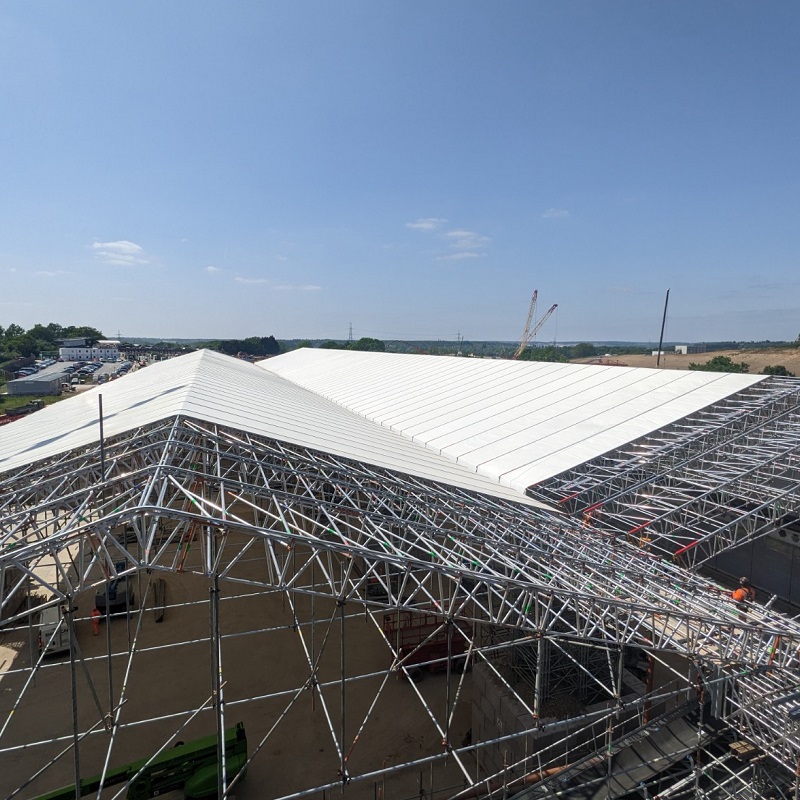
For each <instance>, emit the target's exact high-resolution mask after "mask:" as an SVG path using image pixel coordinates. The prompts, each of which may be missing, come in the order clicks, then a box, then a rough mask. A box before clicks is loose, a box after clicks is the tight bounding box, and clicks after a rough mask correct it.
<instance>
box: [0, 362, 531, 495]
mask: <svg viewBox="0 0 800 800" xmlns="http://www.w3.org/2000/svg"><path fill="white" fill-rule="evenodd" d="M99 395H102V398H103V429H104V434H105V436H106V438H109V439H110V438H112V437H114V436H117V435H119V434H122V433H125V432H127V431H130V430H135V429H136V428H138V427H141V426H146V425H150V424H152V423H155V422H158V421H161V420H166V419H170V418H172V417H175V416H177V415H182V416H185V417H190V418H193V419H198V420H203V421H206V422H212V423H217V424H219V425H223V426H225V427H229V428H233V429H236V430H241V431H246V432H249V433H253V434H256V435H260V436H265V437H269V438H273V439H276V440H278V441H282V442H287V443H290V444H296V445H300V446H303V447H309V448H312V449H316V450H319V451H322V452H326V453H331V454H334V455H338V456H342V457H344V458H349V459H352V460H355V461H358V462H361V463H365V464H369V465H372V466H376V467H383V468H386V469H392V470H396V471H398V472H402V473H405V474H407V475H413V476H417V477H420V478H424V479H427V480H433V481H439V482H441V483H445V484H448V485H451V486H457V487H461V488H465V489H469V490H472V491H476V492H483V493H485V494H491V495H494V496H496V497H503V498H506V499H510V500H516V501H522V502H525V503H528V504H530V505H541V504H539V503H535V502H533V501H531V500H530V499H528V498H525V497H522V496H521V495H520V493H519V492H518V491H515V490H513V489H511V488H510V487H507V486H502V485H499V484H498V483H497V481H495V480H493V479H491V478H486V477H484V476H481V475H479V474H477V473H476V472H475V471H474V470H472V469H470V468H469V467H467V466H465V465H462V464H458V463H457V462H455V461H453V460H452V459H449V458H446V457H443V456H441V455H439V454H437V453H436V452H434V451H433V450H431V449H429V448H425V447H423V446H420V445H418V444H415V443H413V442H412V441H410V440H409V439H407V438H404V437H402V436H400V435H398V434H397V433H394V432H392V431H391V430H389V429H388V428H383V427H381V426H380V425H376V424H375V423H374V422H371V421H369V420H367V419H365V418H363V417H359V416H358V415H357V414H355V413H353V412H352V411H350V410H348V409H346V408H344V407H342V406H340V405H337V404H335V403H333V402H331V401H330V400H327V399H325V398H324V397H322V396H320V395H318V394H315V393H314V392H312V391H310V390H308V389H305V388H303V387H301V386H299V385H297V384H296V383H293V382H291V381H289V380H287V379H285V378H283V377H281V376H279V375H276V374H274V373H272V372H270V371H267V370H263V369H259V368H258V367H256V366H254V365H252V364H249V363H247V362H244V361H241V360H238V359H234V358H230V357H228V356H224V355H220V354H218V353H213V352H211V351H207V350H206V351H199V352H196V353H191V354H189V355H186V356H182V357H180V358H175V359H172V360H170V361H162V362H160V363H158V364H154V365H152V366H150V367H147V369H144V370H139V371H136V372H132V373H130V374H129V375H127V376H125V377H124V378H121V379H119V380H116V381H113V382H111V383H108V384H105V385H103V386H102V387H96V388H93V389H90V390H88V391H85V392H81V393H80V394H78V395H76V396H75V397H70V398H69V399H66V400H63V401H61V402H59V403H57V404H55V405H51V406H48V407H47V408H44V409H42V410H41V411H37V412H35V413H34V414H31V415H30V416H29V417H25V418H23V419H21V420H19V421H17V422H13V423H11V424H9V425H4V426H3V427H0V473H3V472H7V471H9V470H12V469H15V468H18V467H22V466H25V465H27V464H31V463H33V462H36V461H39V460H41V459H45V458H50V457H52V456H56V455H59V454H61V453H65V452H68V451H71V450H73V449H77V448H81V447H86V446H90V445H92V444H94V443H96V442H97V441H98V439H99V409H98V396H99Z"/></svg>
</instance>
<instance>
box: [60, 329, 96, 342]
mask: <svg viewBox="0 0 800 800" xmlns="http://www.w3.org/2000/svg"><path fill="white" fill-rule="evenodd" d="M60 338H62V339H91V340H92V341H94V342H96V341H97V340H98V339H105V338H106V337H105V336H103V334H102V333H101V332H100V331H99V330H97V328H92V327H90V326H89V325H79V326H75V325H70V326H69V327H68V328H63V329H62V331H61V337H60Z"/></svg>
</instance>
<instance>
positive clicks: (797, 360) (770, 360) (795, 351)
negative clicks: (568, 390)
mask: <svg viewBox="0 0 800 800" xmlns="http://www.w3.org/2000/svg"><path fill="white" fill-rule="evenodd" d="M716 356H727V357H728V358H730V359H731V360H732V361H734V362H735V363H737V364H738V363H740V362H742V361H744V362H745V363H746V364H749V366H750V374H751V375H756V374H759V373H761V372H762V371H763V369H764V367H766V366H778V365H782V366H784V367H786V369H787V370H789V372H792V373H794V374H795V375H800V347H791V348H781V349H777V348H776V349H774V350H764V349H757V350H716V351H714V352H713V353H695V354H693V355H686V356H684V355H680V354H678V353H669V352H667V353H665V354H664V355H663V356H661V363H660V365H659V368H660V369H689V364H692V363H696V364H705V363H706V362H707V361H710V360H711V359H712V358H714V357H716ZM605 360H606V361H607V362H608V363H612V364H613V363H614V362H619V363H620V364H624V365H625V366H628V367H652V368H655V366H656V357H655V356H650V355H638V354H625V355H615V356H613V357H611V358H608V359H605ZM592 361H595V362H596V359H580V360H579V361H576V362H575V363H582V364H585V363H589V362H592Z"/></svg>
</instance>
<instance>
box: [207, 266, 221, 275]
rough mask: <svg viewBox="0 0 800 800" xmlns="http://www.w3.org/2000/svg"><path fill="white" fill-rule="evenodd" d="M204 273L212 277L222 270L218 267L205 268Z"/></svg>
mask: <svg viewBox="0 0 800 800" xmlns="http://www.w3.org/2000/svg"><path fill="white" fill-rule="evenodd" d="M206 272H207V273H208V274H209V275H213V274H214V273H215V272H222V270H221V269H220V268H219V267H206Z"/></svg>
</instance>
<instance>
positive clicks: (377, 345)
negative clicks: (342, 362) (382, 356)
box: [347, 336, 386, 353]
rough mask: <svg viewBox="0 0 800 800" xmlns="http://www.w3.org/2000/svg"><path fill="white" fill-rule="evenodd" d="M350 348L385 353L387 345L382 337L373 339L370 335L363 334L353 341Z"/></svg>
mask: <svg viewBox="0 0 800 800" xmlns="http://www.w3.org/2000/svg"><path fill="white" fill-rule="evenodd" d="M347 349H348V350H368V351H371V352H376V353H383V352H384V351H385V350H386V345H385V344H384V343H383V342H382V341H381V340H380V339H372V338H370V337H369V336H362V337H361V338H360V339H359V340H358V341H356V342H353V343H352V344H350V345H349V346H348V348H347Z"/></svg>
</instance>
